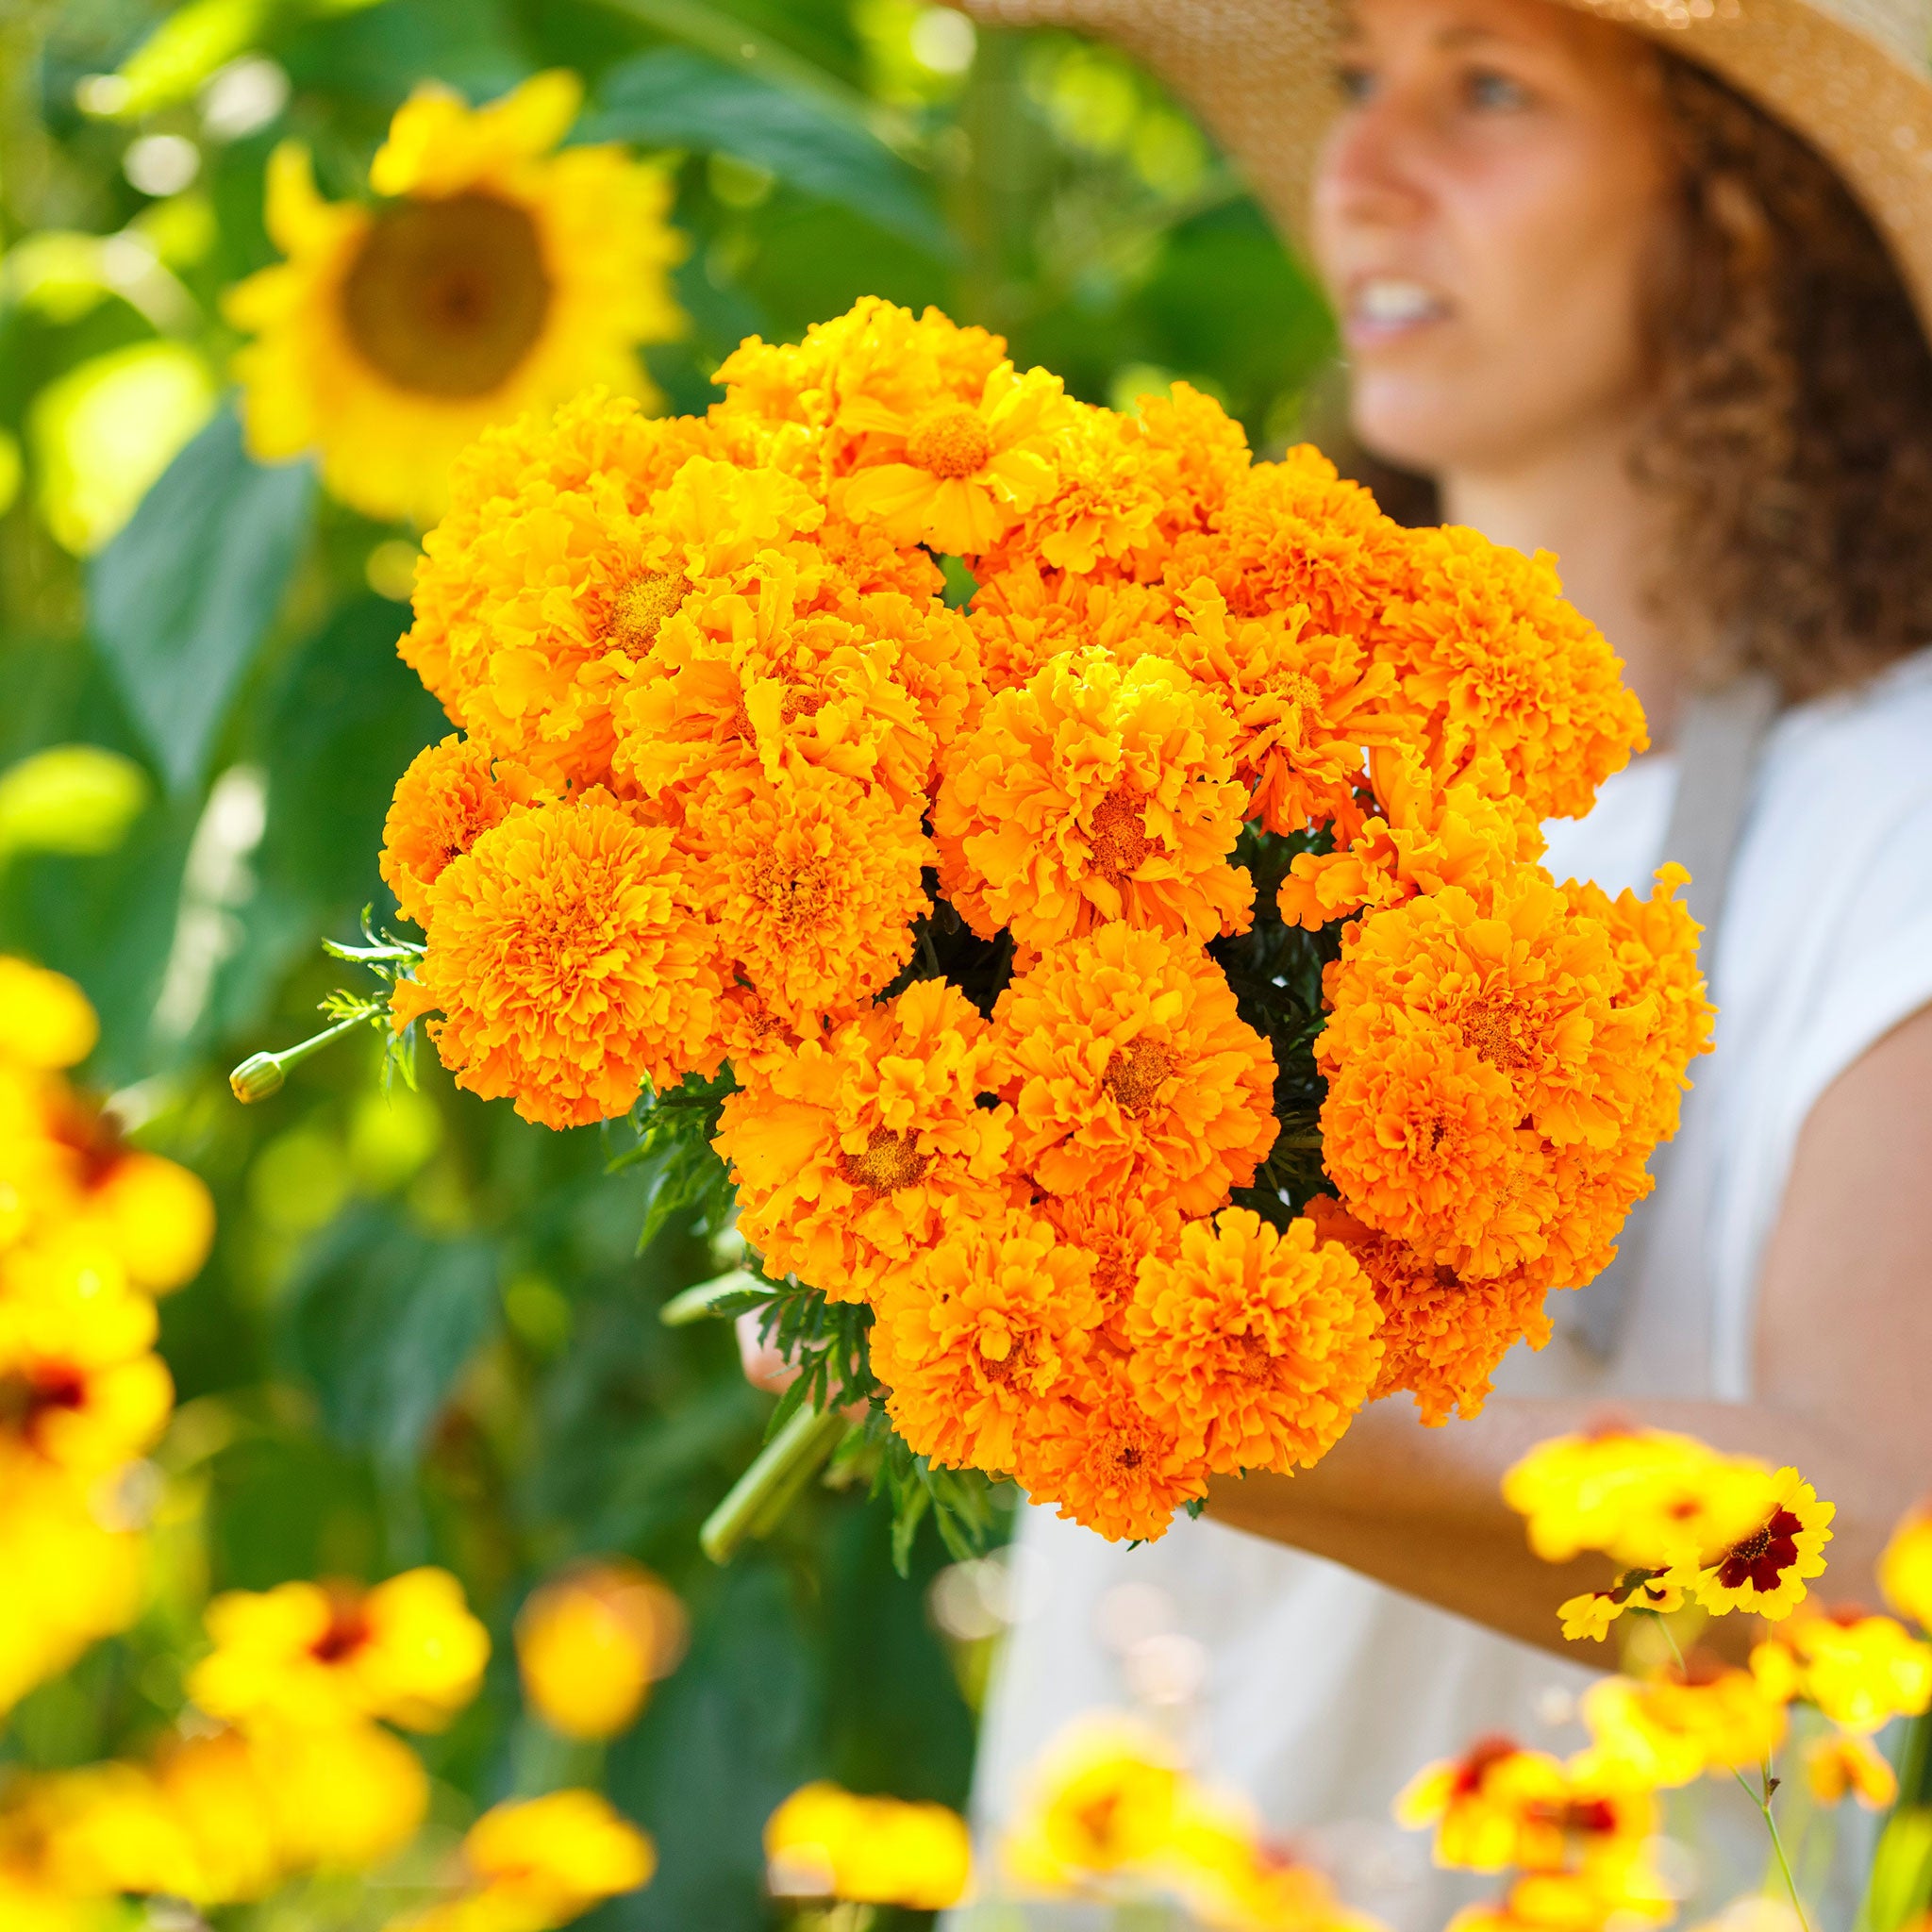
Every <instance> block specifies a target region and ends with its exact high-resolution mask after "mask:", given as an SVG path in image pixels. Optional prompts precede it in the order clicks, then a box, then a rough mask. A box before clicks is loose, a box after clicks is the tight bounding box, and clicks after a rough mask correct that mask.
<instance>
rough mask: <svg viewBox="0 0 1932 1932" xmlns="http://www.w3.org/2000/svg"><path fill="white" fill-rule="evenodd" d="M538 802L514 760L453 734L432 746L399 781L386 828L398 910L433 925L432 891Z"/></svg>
mask: <svg viewBox="0 0 1932 1932" xmlns="http://www.w3.org/2000/svg"><path fill="white" fill-rule="evenodd" d="M535 795H536V787H535V785H534V783H533V782H532V781H531V778H530V775H529V774H528V773H527V772H526V771H525V768H524V767H523V766H521V765H519V764H517V763H516V762H515V761H514V760H512V759H508V758H505V759H501V760H497V759H493V758H491V755H490V753H489V751H488V750H487V749H486V748H485V747H484V746H482V745H479V744H477V743H476V742H475V741H474V740H468V741H466V740H464V739H461V738H458V737H457V736H455V735H454V734H452V735H451V736H450V737H448V738H445V739H444V740H443V741H441V743H440V744H432V745H427V746H425V748H424V749H423V750H422V751H419V752H418V753H417V754H416V756H415V757H414V758H411V759H410V760H409V765H408V770H407V771H405V772H404V774H403V775H402V776H401V777H400V778H398V779H397V780H396V789H395V792H394V795H393V797H392V798H391V802H390V808H389V816H388V817H387V818H386V819H385V820H384V821H383V826H382V861H381V863H382V882H383V884H384V885H386V886H387V887H388V888H389V889H390V891H391V892H393V893H394V894H395V901H396V909H397V911H399V912H400V913H401V914H402V915H403V917H404V918H405V919H407V920H409V921H411V922H413V923H414V924H417V925H423V924H427V922H428V917H429V888H430V887H431V886H433V885H434V884H435V883H436V881H437V880H438V879H439V878H440V877H441V875H442V873H443V869H444V868H445V867H446V866H447V865H448V864H449V863H450V861H451V860H452V859H457V858H461V857H462V856H463V854H464V853H466V852H467V851H468V850H469V849H470V847H471V846H472V845H474V844H475V842H476V841H477V839H478V838H480V837H481V836H482V834H483V833H485V832H487V831H488V830H489V829H490V828H491V825H495V824H502V822H503V820H504V819H505V817H506V816H508V812H509V810H510V808H511V807H513V806H518V805H528V804H529V803H530V802H531V800H532V799H533V798H534V797H535Z"/></svg>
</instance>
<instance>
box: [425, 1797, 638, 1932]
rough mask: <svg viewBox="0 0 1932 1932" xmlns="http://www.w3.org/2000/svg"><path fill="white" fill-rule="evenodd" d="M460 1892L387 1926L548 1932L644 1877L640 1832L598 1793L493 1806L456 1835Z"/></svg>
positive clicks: (436, 1931) (441, 1931)
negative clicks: (461, 1879)
mask: <svg viewBox="0 0 1932 1932" xmlns="http://www.w3.org/2000/svg"><path fill="white" fill-rule="evenodd" d="M461 1856H462V1867H463V1871H464V1874H465V1876H466V1879H467V1884H466V1886H465V1888H464V1890H462V1891H460V1892H458V1894H457V1896H456V1897H454V1898H452V1899H450V1900H448V1901H447V1902H446V1903H444V1904H442V1905H440V1906H432V1907H430V1908H429V1909H428V1910H427V1911H426V1912H412V1913H408V1914H406V1915H405V1916H404V1917H402V1918H400V1919H396V1920H393V1921H391V1932H406V1928H407V1932H550V1928H551V1927H553V1926H558V1925H567V1924H570V1922H571V1921H572V1920H573V1919H575V1918H578V1917H580V1916H581V1915H582V1914H583V1913H585V1912H587V1911H589V1910H590V1909H591V1907H592V1906H595V1905H601V1904H602V1903H603V1902H604V1900H606V1899H608V1898H620V1897H622V1896H623V1895H624V1894H625V1892H631V1891H637V1890H640V1889H641V1888H642V1887H643V1886H646V1885H648V1884H649V1883H650V1882H651V1879H652V1876H653V1874H655V1873H656V1871H657V1869H658V1852H657V1847H656V1846H655V1845H653V1844H652V1842H651V1840H650V1838H649V1836H648V1835H647V1834H646V1833H644V1832H642V1831H640V1830H639V1829H638V1827H637V1826H636V1825H635V1824H631V1822H630V1821H629V1820H628V1819H627V1818H625V1817H623V1816H621V1815H620V1814H619V1813H618V1811H617V1809H616V1807H614V1806H612V1804H611V1803H610V1801H609V1800H608V1798H606V1797H605V1796H603V1794H602V1793H601V1792H598V1791H590V1790H561V1791H552V1792H550V1793H549V1794H548V1795H547V1796H546V1797H541V1798H527V1799H525V1800H523V1801H522V1802H521V1803H512V1804H507V1805H498V1806H496V1807H494V1808H493V1809H491V1810H489V1811H486V1812H484V1814H483V1815H482V1817H481V1818H479V1819H477V1821H476V1822H475V1824H473V1825H472V1826H471V1827H470V1829H469V1830H468V1831H467V1832H466V1833H465V1834H464V1836H463V1843H462V1855H461Z"/></svg>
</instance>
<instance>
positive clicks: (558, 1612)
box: [516, 1557, 688, 1739]
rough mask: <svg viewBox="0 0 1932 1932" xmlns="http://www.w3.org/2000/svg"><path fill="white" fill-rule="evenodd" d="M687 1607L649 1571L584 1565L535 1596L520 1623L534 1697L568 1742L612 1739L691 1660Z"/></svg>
mask: <svg viewBox="0 0 1932 1932" xmlns="http://www.w3.org/2000/svg"><path fill="white" fill-rule="evenodd" d="M687 1636H688V1628H687V1620H686V1618H685V1613H684V1606H683V1604H682V1603H680V1602H679V1600H678V1598H677V1596H676V1594H675V1592H674V1591H671V1590H670V1589H669V1588H667V1587H666V1586H665V1585H664V1584H663V1583H661V1582H659V1581H658V1578H657V1577H655V1576H654V1575H652V1574H651V1573H650V1572H649V1571H648V1570H646V1569H645V1568H644V1567H643V1566H642V1565H641V1564H639V1563H632V1562H629V1561H626V1560H625V1559H623V1558H621V1557H612V1558H605V1559H603V1560H600V1561H597V1562H594V1563H584V1564H579V1565H577V1566H575V1567H574V1568H572V1569H569V1570H566V1571H565V1572H564V1573H563V1574H561V1575H559V1576H557V1577H555V1578H553V1579H552V1580H551V1581H550V1582H549V1583H546V1584H545V1585H544V1586H543V1587H542V1588H541V1590H539V1591H535V1592H534V1593H533V1594H532V1595H531V1597H530V1598H529V1600H528V1601H527V1602H526V1603H525V1605H524V1607H523V1610H522V1613H521V1614H520V1615H519V1616H518V1618H517V1629H516V1643H517V1667H518V1669H519V1671H520V1672H521V1673H522V1675H523V1682H524V1695H525V1697H526V1698H527V1699H528V1700H529V1703H530V1707H531V1708H532V1709H533V1710H535V1711H536V1713H537V1715H538V1716H539V1717H541V1719H542V1720H543V1722H544V1723H545V1724H548V1725H549V1726H550V1728H551V1729H552V1730H553V1731H556V1732H558V1734H559V1735H560V1736H562V1737H566V1738H584V1739H593V1738H612V1737H615V1736H616V1735H617V1733H618V1732H619V1731H622V1730H625V1729H627V1728H628V1727H629V1725H630V1724H631V1722H632V1721H633V1720H634V1719H635V1718H636V1716H637V1714H638V1712H639V1711H640V1710H641V1709H642V1708H643V1706H644V1699H645V1698H646V1697H647V1696H648V1695H649V1694H650V1690H651V1685H652V1683H653V1682H654V1681H655V1680H656V1679H657V1678H659V1677H664V1676H668V1675H669V1674H671V1672H672V1671H674V1670H675V1668H676V1667H677V1663H678V1659H679V1658H680V1657H683V1655H684V1649H685V1643H686V1641H687Z"/></svg>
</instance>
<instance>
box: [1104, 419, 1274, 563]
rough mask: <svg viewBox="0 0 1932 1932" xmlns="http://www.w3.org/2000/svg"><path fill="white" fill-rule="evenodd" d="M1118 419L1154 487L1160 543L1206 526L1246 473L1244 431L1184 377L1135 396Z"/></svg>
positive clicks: (1168, 543)
mask: <svg viewBox="0 0 1932 1932" xmlns="http://www.w3.org/2000/svg"><path fill="white" fill-rule="evenodd" d="M1134 410H1135V413H1134V414H1133V415H1131V416H1127V417H1124V418H1123V419H1122V424H1121V434H1122V436H1123V437H1124V439H1125V441H1126V442H1127V444H1128V446H1129V447H1130V448H1132V447H1135V446H1137V445H1138V447H1139V449H1140V451H1141V462H1142V465H1143V467H1144V469H1145V471H1146V474H1147V475H1148V476H1149V477H1151V478H1152V479H1153V481H1154V482H1155V484H1156V486H1157V487H1158V490H1159V492H1160V498H1161V511H1160V518H1159V525H1160V533H1161V537H1162V540H1163V546H1164V547H1166V548H1172V546H1173V545H1174V542H1175V541H1177V540H1178V539H1179V538H1181V537H1184V536H1189V535H1192V534H1194V533H1196V532H1198V531H1203V530H1206V529H1208V527H1209V526H1210V525H1211V523H1212V520H1213V518H1214V516H1215V514H1216V512H1217V511H1219V510H1220V509H1221V508H1223V507H1224V505H1225V504H1226V502H1227V499H1228V497H1229V496H1230V495H1231V494H1232V493H1233V492H1234V491H1235V490H1236V489H1238V488H1239V487H1240V485H1241V482H1242V481H1243V479H1244V478H1245V477H1246V476H1247V474H1248V471H1249V468H1250V466H1251V464H1252V461H1253V458H1251V457H1250V455H1249V453H1248V438H1247V432H1246V431H1245V430H1243V429H1242V427H1241V425H1240V424H1239V423H1238V422H1236V421H1235V419H1234V418H1233V417H1232V416H1230V415H1229V414H1228V413H1227V411H1226V410H1225V409H1224V408H1222V407H1221V405H1220V404H1219V403H1217V402H1216V401H1215V400H1214V398H1213V397H1212V396H1209V395H1203V394H1202V393H1201V391H1199V390H1197V389H1194V388H1191V386H1190V385H1189V384H1187V383H1185V382H1176V383H1174V384H1173V385H1172V386H1171V387H1170V389H1169V391H1168V393H1167V394H1166V395H1164V396H1141V398H1140V399H1139V400H1138V401H1137V402H1136V404H1135V405H1134Z"/></svg>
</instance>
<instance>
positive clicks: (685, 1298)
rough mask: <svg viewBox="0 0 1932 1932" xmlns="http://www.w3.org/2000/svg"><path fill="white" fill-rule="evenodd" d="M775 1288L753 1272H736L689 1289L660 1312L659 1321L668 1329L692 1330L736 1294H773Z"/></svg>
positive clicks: (660, 1309) (674, 1298)
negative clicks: (691, 1328) (759, 1290)
mask: <svg viewBox="0 0 1932 1932" xmlns="http://www.w3.org/2000/svg"><path fill="white" fill-rule="evenodd" d="M771 1286H772V1284H771V1283H770V1282H769V1281H766V1280H765V1279H763V1277H762V1276H760V1275H757V1274H753V1273H752V1272H751V1270H750V1269H749V1268H734V1269H733V1270H732V1271H731V1273H730V1274H721V1275H719V1276H718V1277H717V1279H716V1280H714V1281H701V1282H699V1283H698V1285H697V1286H696V1287H695V1288H688V1289H686V1290H685V1291H684V1292H683V1293H682V1294H675V1295H673V1296H672V1297H671V1299H670V1300H669V1301H668V1302H666V1303H665V1304H664V1306H663V1307H661V1308H659V1309H658V1321H660V1322H661V1323H663V1324H664V1325H665V1327H667V1328H688V1327H689V1326H690V1325H691V1324H692V1323H693V1322H702V1321H703V1320H704V1319H705V1318H706V1317H707V1316H708V1315H712V1314H715V1313H716V1312H717V1304H718V1303H720V1302H722V1301H724V1300H726V1299H728V1298H729V1297H730V1296H732V1295H734V1294H744V1293H746V1292H747V1291H752V1290H756V1289H764V1290H766V1291H770V1289H771Z"/></svg>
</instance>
